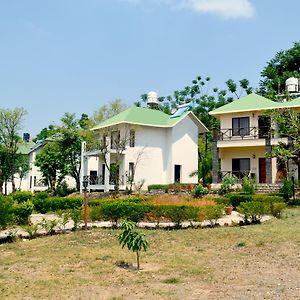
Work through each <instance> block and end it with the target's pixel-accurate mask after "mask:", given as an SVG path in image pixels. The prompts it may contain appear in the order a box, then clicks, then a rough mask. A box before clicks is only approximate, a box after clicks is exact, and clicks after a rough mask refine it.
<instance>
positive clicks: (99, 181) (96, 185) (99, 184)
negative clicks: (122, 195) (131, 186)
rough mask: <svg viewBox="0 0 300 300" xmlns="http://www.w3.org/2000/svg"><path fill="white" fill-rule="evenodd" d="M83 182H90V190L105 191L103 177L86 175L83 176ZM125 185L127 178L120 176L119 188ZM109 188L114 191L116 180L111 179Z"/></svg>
mask: <svg viewBox="0 0 300 300" xmlns="http://www.w3.org/2000/svg"><path fill="white" fill-rule="evenodd" d="M83 180H84V181H85V180H86V181H88V188H89V189H104V186H105V180H104V177H103V176H102V175H99V176H97V175H85V176H83ZM124 185H125V176H124V175H121V176H119V186H120V188H121V187H122V186H124ZM109 186H110V189H111V190H112V189H114V186H115V180H114V179H113V178H109Z"/></svg>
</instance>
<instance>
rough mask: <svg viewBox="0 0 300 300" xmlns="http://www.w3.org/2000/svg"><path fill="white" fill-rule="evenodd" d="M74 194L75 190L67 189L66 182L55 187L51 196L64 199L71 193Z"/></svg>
mask: <svg viewBox="0 0 300 300" xmlns="http://www.w3.org/2000/svg"><path fill="white" fill-rule="evenodd" d="M74 192H76V189H75V188H69V186H68V184H67V183H66V181H63V182H61V183H60V184H58V185H57V187H56V188H55V190H54V191H53V196H59V197H65V196H68V195H70V194H72V193H74Z"/></svg>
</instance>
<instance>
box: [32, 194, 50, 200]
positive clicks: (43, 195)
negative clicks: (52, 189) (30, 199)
mask: <svg viewBox="0 0 300 300" xmlns="http://www.w3.org/2000/svg"><path fill="white" fill-rule="evenodd" d="M48 197H49V194H48V193H47V192H36V193H35V194H34V198H35V199H46V198H48Z"/></svg>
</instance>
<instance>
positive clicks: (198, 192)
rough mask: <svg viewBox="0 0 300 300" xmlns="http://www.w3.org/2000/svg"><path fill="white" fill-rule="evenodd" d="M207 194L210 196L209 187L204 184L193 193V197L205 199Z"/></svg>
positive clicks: (198, 186) (199, 185)
mask: <svg viewBox="0 0 300 300" xmlns="http://www.w3.org/2000/svg"><path fill="white" fill-rule="evenodd" d="M206 194H208V189H207V187H204V186H203V185H202V184H198V185H197V186H196V187H195V189H194V191H193V195H194V197H196V198H200V197H203V196H204V195H206Z"/></svg>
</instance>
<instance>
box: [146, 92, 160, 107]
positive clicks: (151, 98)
mask: <svg viewBox="0 0 300 300" xmlns="http://www.w3.org/2000/svg"><path fill="white" fill-rule="evenodd" d="M147 104H148V105H153V104H158V100H157V93H156V92H153V91H152V92H149V93H148V94H147Z"/></svg>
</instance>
